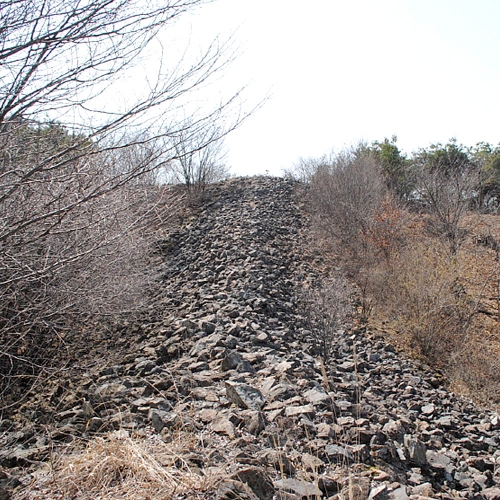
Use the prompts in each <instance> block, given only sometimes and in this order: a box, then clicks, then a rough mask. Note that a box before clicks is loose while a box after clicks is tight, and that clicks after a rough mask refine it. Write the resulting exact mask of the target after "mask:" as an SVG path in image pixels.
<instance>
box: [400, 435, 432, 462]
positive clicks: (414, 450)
mask: <svg viewBox="0 0 500 500" xmlns="http://www.w3.org/2000/svg"><path fill="white" fill-rule="evenodd" d="M404 445H405V448H406V450H407V452H408V459H409V461H410V463H412V464H414V465H417V466H422V465H426V464H427V457H426V452H427V448H426V446H425V444H424V443H422V441H420V439H418V438H416V437H414V436H411V435H409V434H405V436H404Z"/></svg>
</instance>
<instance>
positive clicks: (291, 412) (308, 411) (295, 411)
mask: <svg viewBox="0 0 500 500" xmlns="http://www.w3.org/2000/svg"><path fill="white" fill-rule="evenodd" d="M314 413H315V410H314V406H313V405H310V404H309V405H304V406H287V407H286V408H285V414H286V416H287V417H296V416H298V415H314Z"/></svg>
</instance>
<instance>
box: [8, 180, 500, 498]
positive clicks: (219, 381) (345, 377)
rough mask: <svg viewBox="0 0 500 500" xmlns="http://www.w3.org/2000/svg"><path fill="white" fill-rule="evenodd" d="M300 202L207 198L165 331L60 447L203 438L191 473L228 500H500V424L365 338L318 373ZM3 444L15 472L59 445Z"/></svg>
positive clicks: (169, 268) (260, 195) (186, 235)
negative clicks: (304, 312) (137, 438)
mask: <svg viewBox="0 0 500 500" xmlns="http://www.w3.org/2000/svg"><path fill="white" fill-rule="evenodd" d="M300 189H303V188H302V187H301V186H300V184H298V183H296V182H294V181H291V180H285V179H280V178H271V177H257V178H248V179H232V180H229V181H227V182H225V183H221V184H217V185H214V186H211V187H210V188H209V189H208V190H207V193H206V196H205V200H204V202H203V204H202V206H201V208H200V210H199V212H198V213H197V214H196V216H193V217H191V218H190V219H189V220H188V221H187V222H186V223H184V224H183V225H181V226H180V227H178V228H176V229H175V230H172V231H171V232H170V234H169V235H168V237H167V238H165V239H164V240H163V241H162V242H161V243H160V245H159V246H160V247H161V252H162V257H163V263H162V268H161V274H162V280H163V283H164V287H163V297H162V298H161V303H162V304H163V305H162V307H163V308H164V310H165V319H164V320H163V321H162V323H161V324H156V325H155V326H154V328H151V329H150V330H149V331H148V332H147V334H145V335H143V338H142V339H141V340H140V343H139V344H138V346H137V351H136V352H135V353H133V354H130V355H128V356H126V357H125V358H124V359H122V360H121V362H120V363H118V364H115V365H112V366H105V367H101V368H100V370H99V371H97V372H92V373H89V374H88V376H87V377H86V378H85V379H84V380H82V381H80V382H79V386H78V388H77V389H75V393H76V394H77V397H74V398H73V400H71V399H68V400H67V401H66V402H65V403H64V404H62V403H61V406H63V407H64V408H63V409H62V410H60V411H59V413H58V414H57V415H56V417H55V421H56V423H55V426H56V428H55V430H53V431H52V436H51V439H52V440H53V441H57V439H58V438H59V437H60V436H65V435H67V434H80V435H81V434H82V433H83V434H85V435H92V434H95V433H102V432H105V431H109V430H116V429H121V430H126V431H129V432H130V433H133V432H135V433H140V432H144V433H148V432H153V433H156V434H157V435H158V436H161V437H163V439H165V440H168V439H170V436H171V435H172V434H173V433H175V432H179V431H182V432H190V433H194V434H195V435H198V436H199V437H200V439H199V442H200V447H199V449H198V450H195V451H194V452H193V453H192V454H191V455H190V456H189V457H187V458H185V460H188V461H189V460H190V461H191V462H192V464H193V466H196V467H197V468H198V469H201V470H207V471H208V470H210V471H212V473H213V471H219V474H220V475H221V477H224V478H225V479H224V480H223V481H222V482H221V483H220V484H219V486H218V489H217V491H216V493H214V497H217V498H218V499H219V500H224V499H227V500H229V499H231V498H246V499H250V500H251V499H267V500H271V499H273V498H277V499H278V498H279V499H285V498H286V499H289V500H292V499H306V498H307V499H319V498H339V499H340V498H349V499H354V498H355V499H359V500H365V499H368V498H369V499H370V500H383V499H387V498H390V499H394V500H404V499H406V498H408V497H410V498H414V499H417V498H422V497H431V498H461V497H463V498H474V499H478V500H479V499H481V498H485V499H489V500H495V499H500V486H498V483H499V481H500V471H499V468H500V451H499V450H498V445H499V442H500V418H499V416H498V414H496V413H493V412H489V411H485V410H483V409H481V408H478V407H476V406H474V405H473V404H472V403H471V402H469V401H466V400H463V399H460V398H459V397H457V396H455V395H454V394H453V393H450V392H448V391H447V390H446V389H445V388H444V387H443V386H442V385H441V384H440V381H439V379H438V378H437V377H436V376H434V375H433V373H432V372H430V371H426V370H423V369H419V368H418V367H417V365H416V364H415V363H414V362H412V361H411V360H408V359H405V358H404V357H403V356H402V355H400V354H399V353H397V352H396V351H395V349H394V348H393V347H392V346H391V345H390V344H389V343H388V340H387V339H383V338H381V337H380V336H376V335H373V334H369V333H366V331H364V329H360V328H357V329H356V328H352V329H346V330H342V331H339V332H338V334H337V335H336V336H335V337H333V338H332V342H333V343H334V349H333V350H332V351H333V353H334V354H333V357H332V359H330V360H329V361H328V363H326V364H323V363H322V362H321V361H320V360H319V358H317V357H316V353H315V350H314V340H313V338H312V337H311V334H310V331H309V330H308V329H307V327H306V326H305V323H304V321H303V318H302V316H301V311H300V310H299V309H298V306H297V299H296V298H297V296H298V294H299V293H300V290H301V289H302V288H303V287H308V286H314V284H315V283H316V282H317V281H318V280H319V279H320V278H322V276H321V272H320V270H319V269H317V268H315V267H314V263H315V262H314V258H311V255H312V254H311V246H312V242H311V241H308V238H307V222H308V221H307V216H306V215H305V214H304V213H303V212H302V211H301V207H300V202H301V196H300V195H299V190H300ZM16 432H17V433H18V434H17V435H15V434H16ZM2 439H3V445H4V448H5V449H4V451H3V452H0V460H1V465H2V466H4V467H8V466H12V465H15V464H17V463H20V462H22V460H27V459H30V458H31V459H32V458H33V456H34V454H36V453H38V454H42V455H43V451H44V450H45V449H46V448H45V447H48V446H49V444H51V443H48V442H46V441H44V440H43V439H38V441H36V443H34V439H33V440H32V441H31V444H30V443H29V442H27V443H24V444H22V445H17V446H13V445H12V443H14V442H17V443H19V442H21V441H22V440H20V439H19V431H10V432H7V431H6V432H4V435H3V437H2ZM9 439H10V441H9ZM9 443H10V444H9ZM183 498H184V497H183Z"/></svg>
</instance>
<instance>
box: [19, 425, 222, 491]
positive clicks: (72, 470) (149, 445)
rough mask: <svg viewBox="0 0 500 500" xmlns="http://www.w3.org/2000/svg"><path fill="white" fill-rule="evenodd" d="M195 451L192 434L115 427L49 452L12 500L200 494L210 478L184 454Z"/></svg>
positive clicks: (196, 446)
mask: <svg viewBox="0 0 500 500" xmlns="http://www.w3.org/2000/svg"><path fill="white" fill-rule="evenodd" d="M196 450H198V451H199V443H198V440H197V439H196V437H195V436H194V435H193V434H185V433H183V434H179V435H178V436H176V438H175V439H174V440H172V441H171V442H169V443H168V444H166V443H165V442H163V441H162V440H161V439H160V438H159V437H157V436H156V437H154V436H153V437H148V438H146V437H144V436H142V437H138V438H132V437H129V436H128V433H126V432H124V431H117V432H115V433H111V434H109V435H108V436H105V437H102V438H95V439H93V440H91V441H90V442H89V443H88V444H87V446H86V448H85V449H84V450H83V451H81V450H80V451H75V450H73V451H68V452H66V453H63V454H60V455H57V456H54V457H53V460H52V466H51V470H50V471H47V472H44V473H42V474H40V475H39V476H38V477H37V478H36V479H35V480H34V481H33V483H32V484H31V485H30V486H29V487H28V488H26V489H25V490H24V491H23V492H22V493H18V494H16V495H15V496H14V497H13V500H39V499H42V498H43V499H49V500H62V499H64V500H68V499H82V500H87V499H88V500H105V499H116V500H118V499H119V500H167V499H172V498H175V497H177V496H178V495H182V494H185V495H188V496H186V497H185V498H202V497H201V496H198V495H202V494H203V492H206V491H208V490H209V489H210V487H212V486H213V485H214V481H215V479H214V478H211V477H209V476H207V475H206V473H203V472H202V471H201V470H200V469H198V468H197V467H196V466H194V465H192V464H190V463H189V461H188V460H187V459H186V458H185V457H186V456H187V454H189V453H191V452H193V451H196Z"/></svg>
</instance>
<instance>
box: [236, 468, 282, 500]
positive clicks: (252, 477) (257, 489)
mask: <svg viewBox="0 0 500 500" xmlns="http://www.w3.org/2000/svg"><path fill="white" fill-rule="evenodd" d="M230 478H231V479H235V480H237V481H241V482H242V483H245V484H247V485H248V486H250V488H251V489H252V491H253V492H254V493H255V495H256V496H257V498H259V500H271V499H272V498H273V496H274V491H275V490H274V486H273V483H272V481H271V479H270V478H269V476H268V474H267V473H266V472H265V471H264V470H263V469H261V468H259V467H248V468H246V469H241V470H239V471H236V472H235V473H233V474H232V475H231V476H230Z"/></svg>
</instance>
